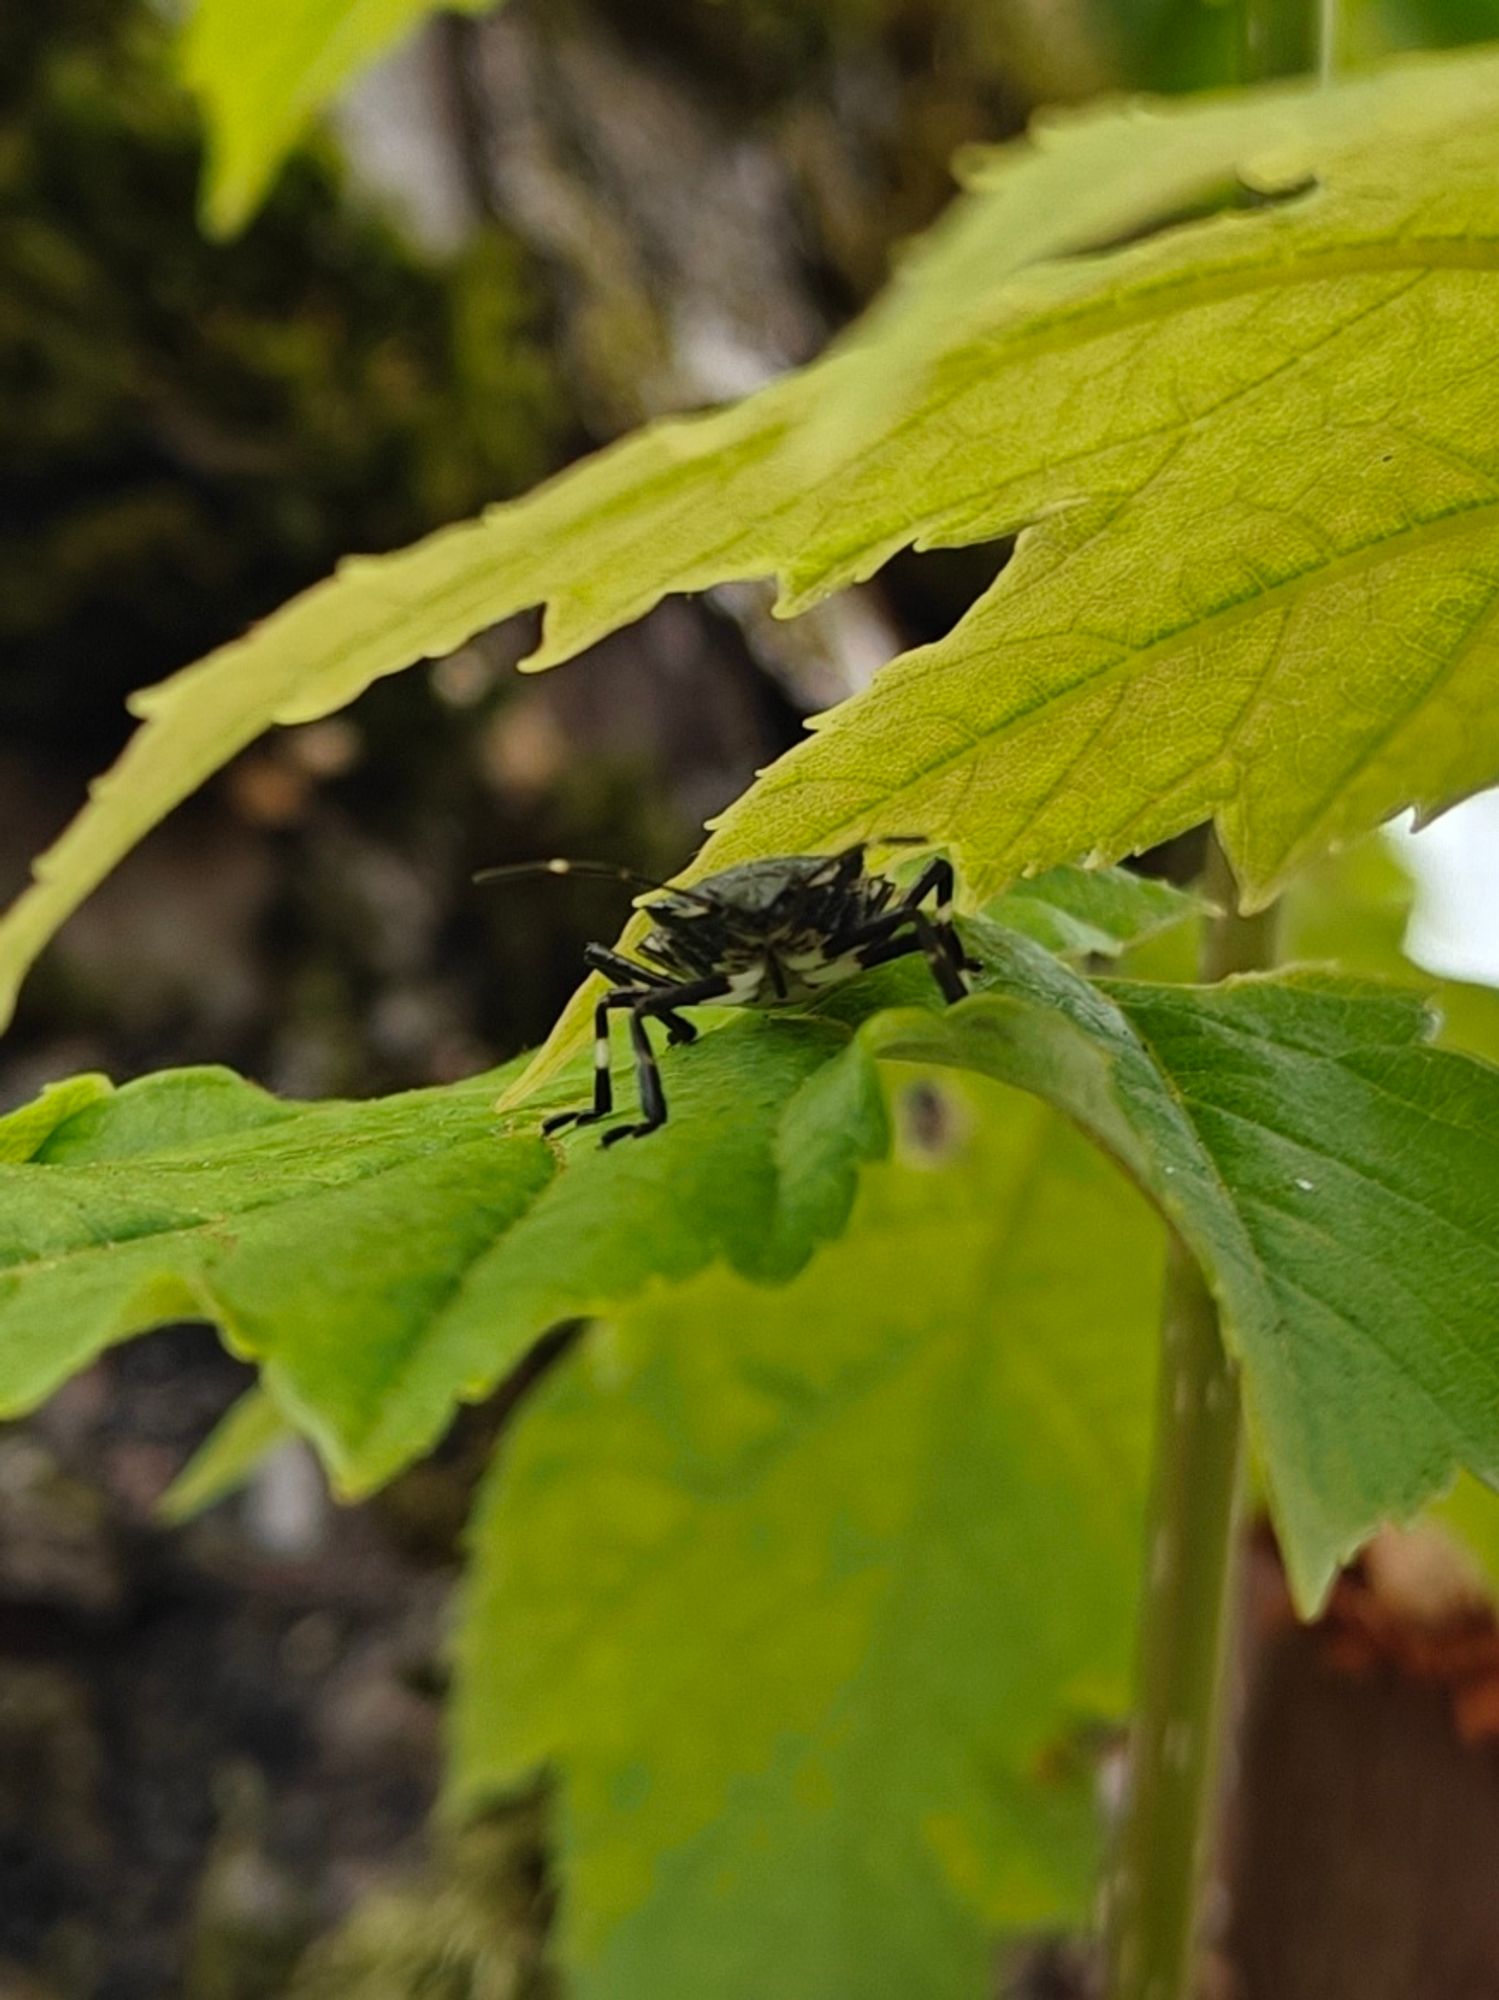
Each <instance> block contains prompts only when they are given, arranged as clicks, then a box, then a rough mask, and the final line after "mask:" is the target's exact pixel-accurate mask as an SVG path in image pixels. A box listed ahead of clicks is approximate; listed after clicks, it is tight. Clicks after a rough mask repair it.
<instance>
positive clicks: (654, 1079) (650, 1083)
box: [599, 1002, 666, 1146]
mask: <svg viewBox="0 0 1499 2000" xmlns="http://www.w3.org/2000/svg"><path fill="white" fill-rule="evenodd" d="M630 1045H631V1047H632V1048H633V1049H634V1051H635V1083H636V1088H637V1089H638V1090H639V1092H640V1109H641V1111H642V1113H643V1114H644V1115H643V1116H642V1118H641V1120H640V1123H639V1124H638V1125H616V1126H615V1128H614V1130H613V1131H612V1132H606V1133H605V1134H604V1136H603V1138H602V1139H601V1140H600V1141H599V1144H600V1145H601V1146H612V1145H614V1144H615V1142H616V1141H617V1140H620V1139H643V1138H644V1137H645V1135H646V1133H647V1132H654V1131H655V1130H656V1129H657V1127H658V1126H661V1125H664V1124H665V1123H666V1093H665V1091H664V1090H662V1088H661V1071H660V1069H659V1067H658V1066H657V1063H656V1051H655V1050H654V1049H653V1048H652V1047H651V1038H650V1035H649V1034H648V1033H647V1031H646V1025H645V1015H644V1013H643V1012H642V1011H641V1008H640V1005H639V1003H638V1002H637V1004H636V1005H635V1006H633V1007H632V1008H631V1009H630Z"/></svg>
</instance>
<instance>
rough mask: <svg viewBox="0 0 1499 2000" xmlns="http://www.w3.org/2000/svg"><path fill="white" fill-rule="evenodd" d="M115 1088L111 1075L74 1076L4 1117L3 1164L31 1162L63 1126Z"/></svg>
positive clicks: (0, 1125) (0, 1133)
mask: <svg viewBox="0 0 1499 2000" xmlns="http://www.w3.org/2000/svg"><path fill="white" fill-rule="evenodd" d="M112 1088H113V1085H112V1084H111V1083H110V1081H109V1078H108V1077H107V1076H72V1077H69V1078H68V1079H67V1081H66V1082H65V1083H49V1084H48V1085H47V1087H46V1088H45V1089H44V1090H43V1091H42V1093H41V1095H40V1096H39V1097H37V1098H36V1099H34V1100H33V1102H32V1103H30V1104H23V1105H22V1106H21V1108H20V1110H19V1111H12V1112H9V1113H7V1115H6V1116H5V1117H3V1118H0V1162H5V1161H9V1162H11V1163H12V1164H15V1163H19V1162H20V1161H22V1160H29V1159H31V1158H32V1156H33V1155H34V1154H35V1153H37V1152H38V1151H39V1150H40V1149H41V1148H42V1147H43V1146H44V1145H45V1144H46V1143H47V1141H48V1140H49V1139H50V1138H51V1136H52V1134H53V1133H54V1132H55V1131H56V1130H57V1128H58V1126H59V1125H63V1124H66V1123H67V1121H68V1120H69V1119H70V1118H72V1117H74V1116H75V1115H76V1114H77V1113H78V1112H79V1111H81V1110H82V1109H83V1108H84V1106H85V1105H88V1104H93V1103H94V1102H95V1101H96V1100H97V1099H99V1098H102V1097H107V1096H108V1095H109V1093H110V1091H111V1089H112Z"/></svg>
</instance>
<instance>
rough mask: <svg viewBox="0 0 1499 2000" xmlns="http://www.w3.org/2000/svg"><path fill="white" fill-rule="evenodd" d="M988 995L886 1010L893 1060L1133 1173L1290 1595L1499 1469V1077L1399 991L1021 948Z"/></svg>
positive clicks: (1001, 960) (1322, 1581)
mask: <svg viewBox="0 0 1499 2000" xmlns="http://www.w3.org/2000/svg"><path fill="white" fill-rule="evenodd" d="M990 949H991V953H992V955H993V956H994V959H995V963H994V967H993V970H992V972H991V974H990V977H991V978H992V980H993V985H992V986H991V988H990V990H989V991H988V992H986V993H985V994H983V995H980V996H976V997H975V998H973V999H971V1000H968V1001H965V1002H962V1003H961V1004H960V1005H959V1006H957V1007H955V1008H952V1009H950V1010H948V1011H947V1012H946V1013H945V1014H943V1015H941V1016H937V1015H920V1014H917V1013H915V1012H911V1013H907V1014H905V1015H904V1016H885V1017H882V1018H878V1019H876V1021H874V1022H873V1023H871V1025H870V1027H869V1028H868V1029H867V1030H866V1031H865V1038H866V1039H867V1040H868V1041H869V1042H870V1045H871V1047H873V1048H875V1049H876V1050H878V1051H879V1052H880V1053H882V1054H885V1055H887V1056H888V1055H895V1056H899V1057H902V1058H905V1059H908V1060H916V1061H922V1062H944V1061H945V1062H950V1063H955V1064H959V1065H962V1066H964V1067H969V1068H975V1069H978V1070H980V1071H982V1072H983V1073H985V1074H989V1075H993V1076H997V1077H999V1078H1002V1079H1003V1080H1005V1081H1007V1082H1012V1083H1020V1084H1023V1085H1024V1086H1025V1087H1026V1088H1028V1089H1031V1090H1035V1091H1037V1092H1038V1093H1039V1094H1041V1095H1042V1096H1044V1097H1047V1098H1049V1099H1050V1100H1051V1101H1052V1102H1054V1103H1056V1104H1057V1105H1059V1106H1060V1107H1061V1108H1062V1109H1064V1110H1065V1111H1067V1112H1068V1113H1069V1115H1071V1116H1072V1117H1074V1118H1075V1119H1076V1120H1077V1121H1078V1122H1079V1123H1080V1124H1081V1125H1083V1126H1084V1127H1085V1129H1087V1130H1089V1131H1091V1132H1092V1133H1094V1135H1095V1136H1096V1137H1097V1138H1098V1139H1099V1140H1100V1141H1101V1142H1102V1143H1103V1144H1104V1145H1105V1146H1107V1147H1108V1149H1109V1150H1110V1151H1111V1152H1113V1153H1114V1154H1115V1156H1116V1157H1117V1158H1118V1159H1119V1160H1120V1161H1121V1162H1122V1163H1123V1164H1124V1165H1125V1166H1126V1167H1128V1169H1129V1170H1130V1172H1131V1173H1132V1174H1133V1175H1134V1176H1135V1178H1136V1179H1137V1180H1138V1181H1139V1183H1140V1185H1141V1186H1142V1187H1143V1188H1145V1189H1146V1191H1147V1192H1148V1193H1149V1194H1150V1195H1151V1197H1152V1198H1153V1199H1154V1200H1155V1201H1156V1202H1157V1204H1158V1205H1159V1206H1160V1208H1161V1209H1162V1211H1163V1212H1164V1213H1165V1214H1166V1216H1167V1217H1168V1218H1169V1219H1170V1220H1171V1222H1172V1223H1173V1224H1174V1225H1175V1227H1176V1228H1177V1229H1178V1231H1179V1232H1180V1234H1181V1235H1182V1237H1183V1239H1184V1240H1185V1241H1186V1242H1187V1244H1188V1245H1189V1247H1190V1248H1191V1249H1192V1251H1193V1253H1194V1255H1195V1256H1196V1257H1197V1259H1198V1261H1199V1263H1200V1264H1201V1265H1202V1267H1203V1270H1204V1272H1205V1274H1206V1276H1207V1279H1208V1282H1209V1284H1210V1285H1211V1287H1212V1289H1213V1291H1214V1293H1215V1295H1216V1297H1217V1299H1218V1302H1219V1305H1220V1307H1221V1308H1222V1311H1223V1314H1224V1330H1225V1338H1226V1339H1227V1341H1228V1344H1229V1347H1230V1349H1231V1351H1232V1352H1233V1353H1234V1355H1235V1356H1236V1357H1237V1359H1238V1360H1239V1362H1240V1364H1241V1365H1242V1367H1243V1370H1244V1393H1245V1402H1246V1407H1247V1409H1248V1412H1249V1417H1250V1422H1251V1426H1252V1428H1253V1432H1254V1437H1255V1442H1256V1445H1257V1447H1258V1450H1259V1453H1260V1457H1261V1460H1262V1462H1263V1464H1264V1467H1265V1472H1266V1477H1267V1481H1268V1484H1269V1489H1270V1497H1271V1503H1272V1510H1273V1512H1274V1514H1275V1518H1276V1523H1277V1527H1278V1530H1279V1534H1280V1539H1281V1546H1282V1548H1283V1550H1284V1553H1285V1557H1286V1562H1287V1567H1288V1570H1289V1573H1290V1576H1291V1581H1292V1586H1293V1589H1294V1590H1295V1593H1296V1596H1297V1599H1298V1602H1299V1603H1300V1604H1301V1605H1302V1607H1303V1608H1304V1609H1307V1610H1310V1609H1312V1608H1314V1607H1315V1606H1316V1604H1317V1603H1318V1601H1319V1600H1320V1598H1321V1596H1322V1594H1323V1592H1324V1591H1325V1589H1326V1586H1327V1584H1328V1582H1329V1581H1330V1579H1331V1577H1332V1575H1333V1573H1334V1571H1335V1569H1336V1567H1337V1566H1338V1564H1339V1563H1340V1562H1341V1561H1342V1560H1344V1559H1345V1558H1346V1557H1348V1556H1349V1555H1351V1554H1352V1553H1353V1552H1354V1551H1355V1550H1356V1549H1357V1548H1358V1547H1359V1546H1360V1544H1361V1543H1362V1542H1363V1541H1364V1540H1366V1539H1367V1537H1368V1535H1369V1533H1370V1532H1371V1531H1372V1530H1373V1528H1374V1527H1376V1526H1377V1525H1378V1524H1379V1522H1381V1521H1382V1520H1385V1519H1389V1518H1392V1517H1393V1518H1395V1519H1403V1518H1407V1517H1409V1516H1410V1515H1412V1514H1414V1513H1415V1512H1416V1511H1417V1509H1418V1508H1419V1507H1420V1506H1421V1505H1422V1503H1423V1502H1424V1501H1426V1500H1428V1499H1429V1498H1430V1497H1431V1496H1432V1495H1433V1494H1434V1493H1437V1492H1440V1491H1441V1490H1442V1489H1443V1488H1444V1487H1445V1486H1446V1485H1447V1484H1448V1483H1449V1482H1450V1480H1451V1478H1452V1475H1453V1472H1454V1470H1455V1468H1456V1467H1457V1466H1458V1465H1459V1464H1465V1465H1467V1466H1468V1467H1470V1468H1471V1469H1472V1470H1473V1471H1475V1472H1477V1473H1479V1474H1480V1475H1484V1476H1488V1477H1493V1476H1495V1475H1496V1474H1499V1347H1496V1345H1495V1342H1494V1337H1493V1326H1494V1314H1495V1310H1496V1307H1499V1070H1495V1069H1493V1068H1491V1067H1490V1066H1489V1065H1488V1064H1486V1063H1481V1062H1477V1061H1474V1060H1472V1059H1470V1058H1468V1057H1465V1056H1461V1055H1458V1054H1455V1053H1453V1052H1450V1051H1447V1050H1443V1049H1435V1048H1431V1047H1429V1046H1427V1045H1426V1041H1427V1037H1428V1036H1429V1034H1430V1032H1431V1029H1432V1027H1433V1025H1434V1024H1433V1022H1432V1019H1431V1017H1430V1015H1429V1014H1428V1012H1427V1011H1426V1009H1425V1008H1424V1007H1423V1005H1422V1004H1421V1002H1420V1001H1419V1000H1418V999H1416V998H1415V997H1414V996H1412V995H1410V994H1408V993H1406V992H1403V991H1401V990H1400V989H1398V988H1390V987H1378V986H1374V985H1370V984H1361V983H1358V982H1353V981H1348V980H1339V979H1336V978H1333V977H1330V976H1327V975H1322V974H1313V973H1301V974H1294V973H1293V974H1286V975H1282V976H1280V977H1278V978H1255V979H1244V980H1238V981H1232V982H1229V983H1227V984H1225V985H1223V986H1221V987H1200V988H1193V987H1180V986H1150V985H1145V984H1143V983H1134V982H1128V981H1120V982H1114V983H1108V984H1104V985H1091V984H1090V983H1089V982H1087V981H1085V980H1083V979H1080V978H1078V977H1077V976H1076V975H1075V974H1073V973H1070V972H1068V971H1067V970H1066V968H1065V967H1062V966H1060V965H1058V964H1057V962H1056V961H1055V960H1053V959H1050V958H1048V957H1046V956H1045V955H1044V954H1043V953H1040V952H1038V951H1036V950H1035V949H1034V948H1033V947H1031V946H1029V945H1026V944H1025V943H1023V942H1022V941H1020V940H1018V939H1017V940H1014V941H1013V942H1012V943H1010V944H1008V945H1007V946H1006V947H1005V948H1004V952H1003V955H1001V953H1000V952H997V951H995V950H994V946H993V943H992V941H991V947H990Z"/></svg>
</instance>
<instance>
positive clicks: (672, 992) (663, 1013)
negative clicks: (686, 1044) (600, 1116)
mask: <svg viewBox="0 0 1499 2000" xmlns="http://www.w3.org/2000/svg"><path fill="white" fill-rule="evenodd" d="M728 990H729V983H728V981H727V980H726V979H721V978H717V977H715V978H712V979H698V980H694V981H692V982H690V983H689V984H687V985H683V986H667V987H663V988H662V990H661V991H660V992H659V993H633V994H630V995H629V996H628V998H627V1004H628V1005H629V1008H630V1044H631V1047H632V1048H633V1049H634V1051H635V1077H636V1083H637V1085H638V1088H639V1091H640V1109H641V1111H642V1113H643V1114H644V1115H643V1116H642V1118H641V1120H640V1123H639V1124H638V1125H618V1126H616V1127H615V1129H614V1130H613V1131H612V1132H606V1133H605V1134H604V1136H603V1139H602V1140H601V1141H600V1143H601V1144H602V1145H605V1146H612V1145H614V1144H615V1143H616V1141H618V1140H620V1139H643V1138H644V1137H645V1135H646V1134H647V1132H654V1131H656V1130H657V1129H658V1127H660V1126H662V1125H664V1124H665V1123H666V1092H665V1091H664V1090H663V1089H662V1087H661V1071H660V1068H659V1066H658V1064H657V1062H656V1051H655V1050H654V1049H653V1048H652V1047H651V1038H650V1034H649V1031H648V1030H647V1028H646V1025H645V1024H646V1021H647V1020H648V1019H649V1018H650V1017H651V1016H652V1015H654V1016H655V1018H656V1019H657V1020H659V1021H664V1022H666V1023H667V1027H668V1032H670V1026H671V1023H672V1021H673V1020H674V1019H675V1020H677V1021H678V1024H679V1026H680V1027H682V1028H686V1029H687V1030H688V1031H689V1032H688V1036H687V1037H686V1039H689V1040H690V1039H691V1038H692V1036H693V1035H694V1034H695V1033H696V1030H694V1029H693V1028H692V1024H691V1022H690V1021H683V1020H681V1019H680V1017H679V1016H678V1015H677V1014H676V1009H677V1008H678V1007H692V1006H695V1005H696V1004H697V1003H698V1002H699V1001H702V1000H719V999H721V998H722V997H723V995H724V994H725V993H727V992H728ZM613 997H616V998H620V999H624V998H625V996H613ZM681 1039H683V1037H681V1036H678V1035H673V1036H672V1040H673V1041H677V1040H681Z"/></svg>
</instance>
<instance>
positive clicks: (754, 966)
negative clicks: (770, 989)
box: [722, 958, 765, 1007]
mask: <svg viewBox="0 0 1499 2000" xmlns="http://www.w3.org/2000/svg"><path fill="white" fill-rule="evenodd" d="M728 981H729V990H728V992H727V993H725V995H724V996H723V1003H722V1004H723V1005H724V1006H725V1007H746V1006H748V1005H749V1003H750V1001H751V1000H753V999H754V997H755V995H756V994H757V993H758V992H759V991H760V988H761V987H762V986H763V985H764V983H765V960H764V959H763V958H757V959H754V960H752V961H751V962H750V964H748V965H746V966H745V967H743V968H742V970H740V971H739V972H731V973H730V974H729V975H728Z"/></svg>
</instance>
